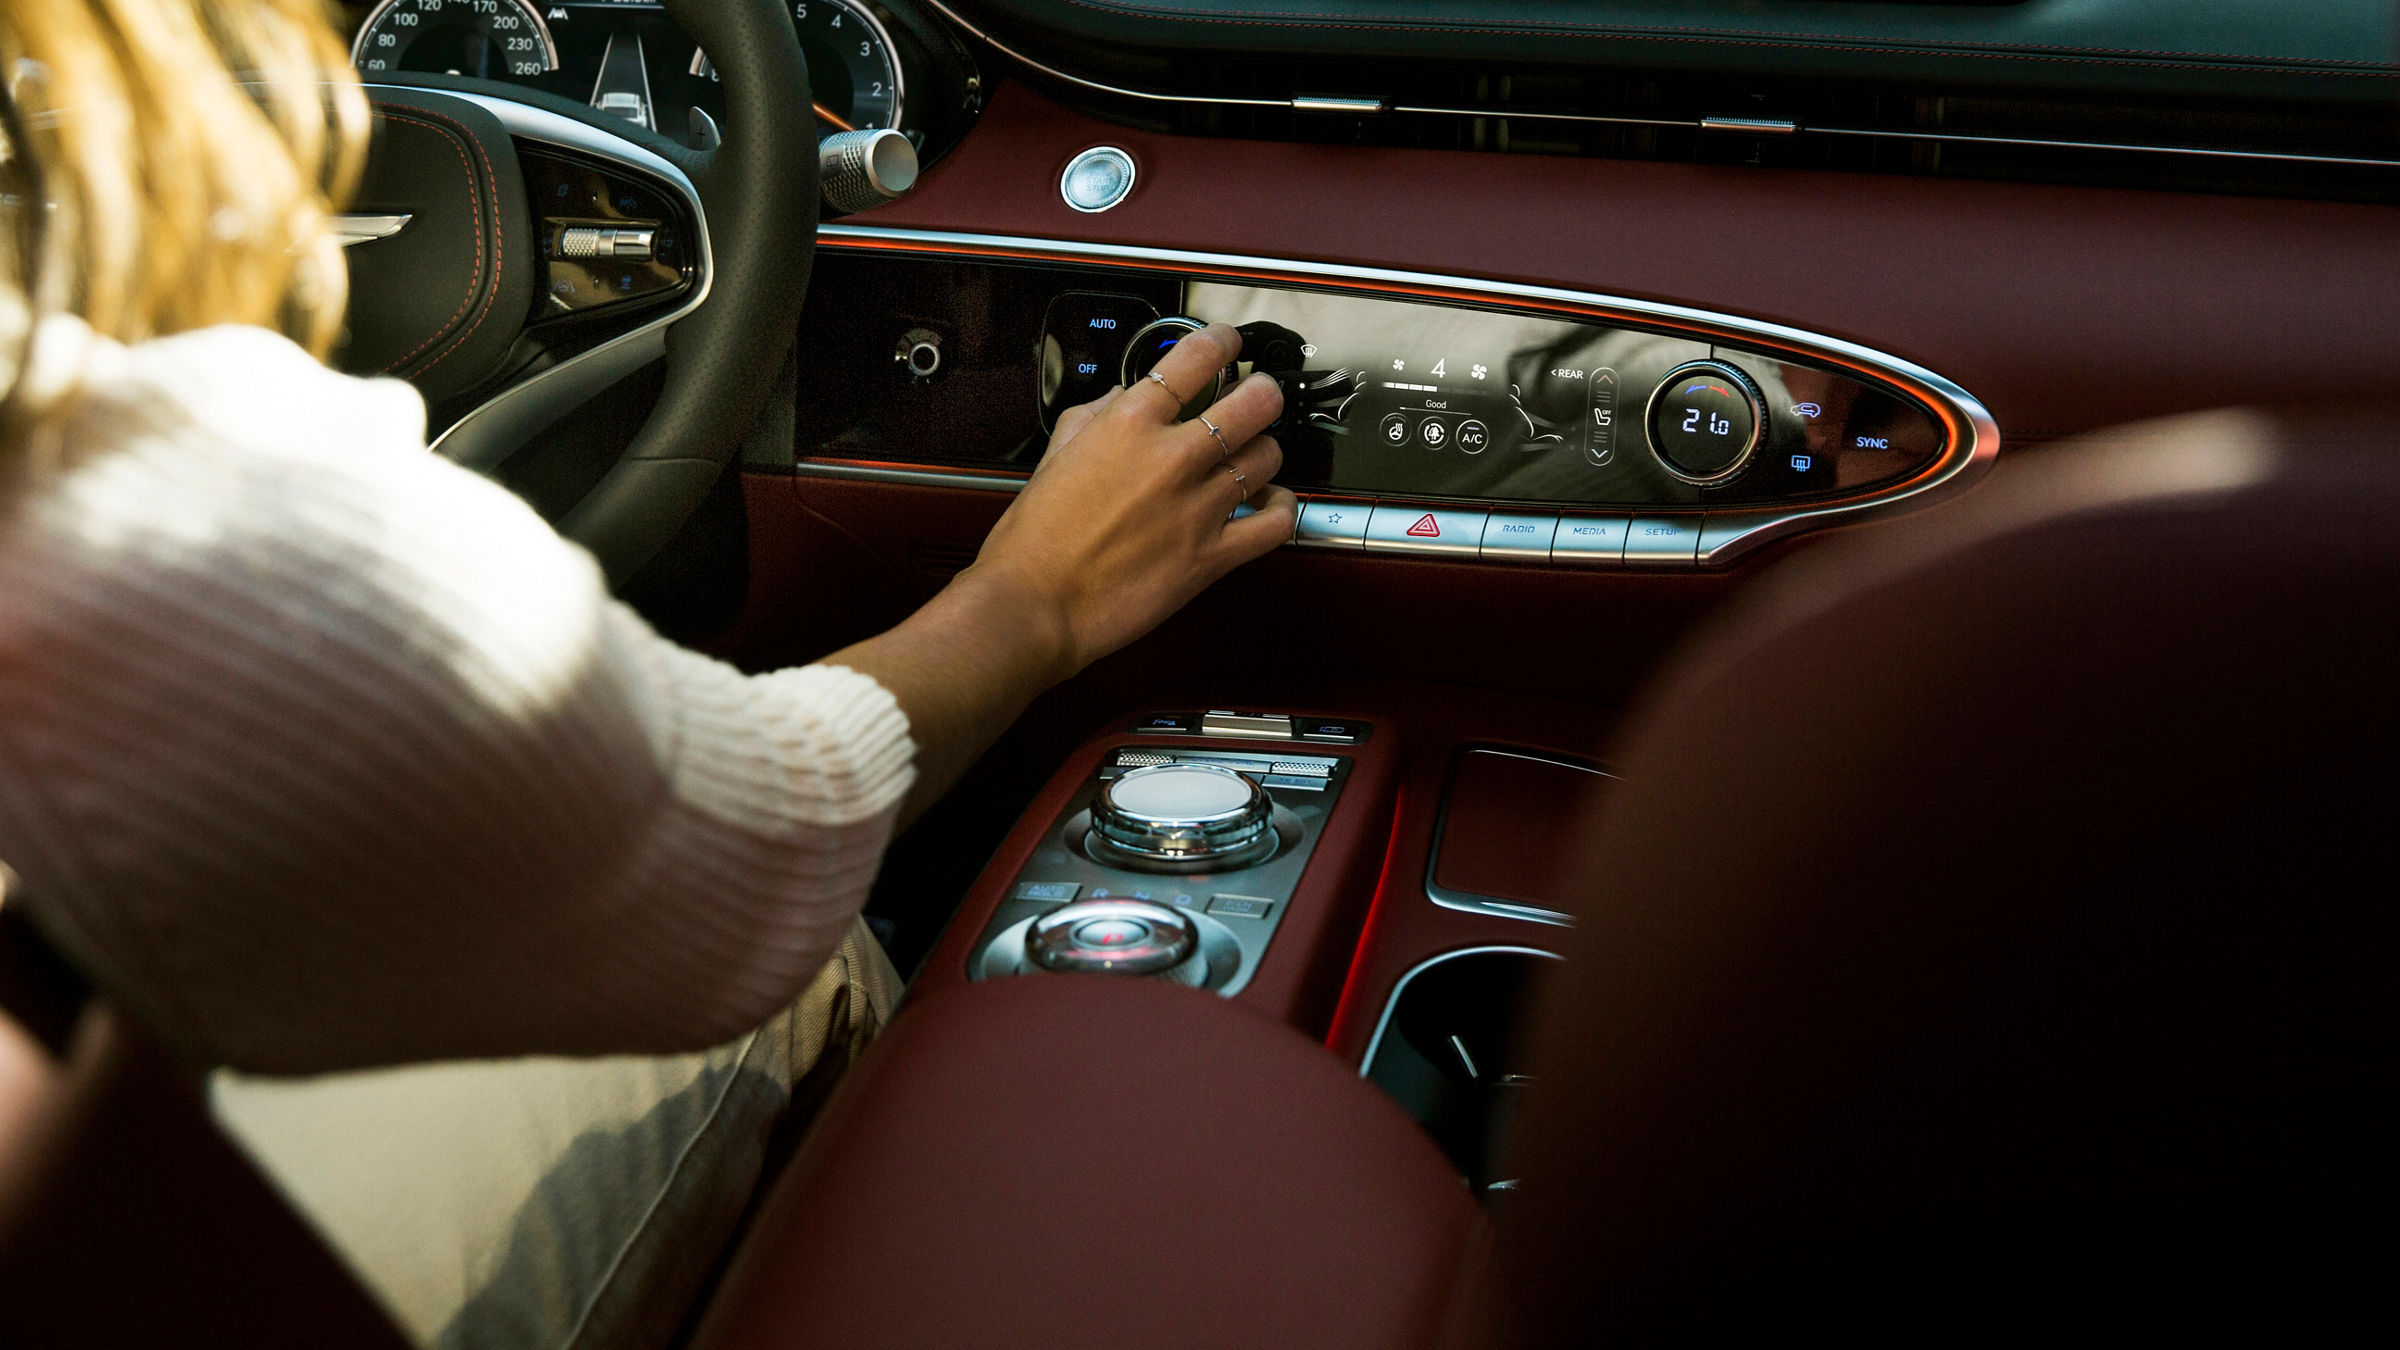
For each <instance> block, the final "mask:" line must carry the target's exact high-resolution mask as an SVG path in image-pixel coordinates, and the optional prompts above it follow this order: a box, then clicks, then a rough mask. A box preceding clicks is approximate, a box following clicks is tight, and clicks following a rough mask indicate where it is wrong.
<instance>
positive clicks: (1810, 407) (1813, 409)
mask: <svg viewBox="0 0 2400 1350" xmlns="http://www.w3.org/2000/svg"><path fill="white" fill-rule="evenodd" d="M1824 411H1825V410H1824V409H1823V408H1820V407H1818V406H1817V405H1816V404H1814V403H1795V404H1793V405H1792V416H1794V417H1817V416H1820V415H1822V414H1823V413H1824Z"/></svg>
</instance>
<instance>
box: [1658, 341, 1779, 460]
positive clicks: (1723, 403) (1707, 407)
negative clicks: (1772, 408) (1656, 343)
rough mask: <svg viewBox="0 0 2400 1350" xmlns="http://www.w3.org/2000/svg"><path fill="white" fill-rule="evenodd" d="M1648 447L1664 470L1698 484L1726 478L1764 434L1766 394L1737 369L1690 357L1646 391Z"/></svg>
mask: <svg viewBox="0 0 2400 1350" xmlns="http://www.w3.org/2000/svg"><path fill="white" fill-rule="evenodd" d="M1647 421H1648V424H1649V431H1650V449H1651V451H1652V452H1653V453H1655V454H1656V455H1657V456H1658V462H1659V463H1660V465H1662V466H1664V467H1665V469H1666V471H1667V472H1668V473H1671V474H1673V475H1675V476H1676V477H1677V478H1680V479H1682V480H1683V481H1684V482H1687V483H1697V484H1699V485H1700V486H1702V487H1709V486H1713V485H1714V484H1717V483H1722V482H1726V481H1728V480H1730V479H1731V478H1732V477H1733V476H1734V475H1735V474H1738V473H1740V472H1741V471H1742V470H1743V469H1744V468H1745V467H1747V466H1748V465H1749V463H1750V457H1751V455H1752V454H1754V453H1756V452H1757V450H1758V445H1759V442H1760V441H1761V440H1763V439H1764V438H1765V436H1766V429H1767V397H1766V395H1764V394H1762V393H1760V392H1759V389H1758V385H1757V383H1756V382H1755V381H1753V380H1752V379H1751V378H1750V377H1749V376H1748V375H1745V374H1743V373H1742V372H1741V371H1740V370H1739V369H1738V368H1736V367H1734V366H1732V365H1729V364H1727V363H1726V362H1723V361H1693V362H1689V363H1687V364H1685V365H1680V366H1677V367H1676V368H1675V369H1673V370H1670V371H1668V372H1667V378H1666V379H1664V380H1662V381H1660V382H1659V386H1658V388H1657V390H1656V391H1655V392H1653V393H1652V394H1651V395H1650V411H1649V415H1648V418H1647Z"/></svg>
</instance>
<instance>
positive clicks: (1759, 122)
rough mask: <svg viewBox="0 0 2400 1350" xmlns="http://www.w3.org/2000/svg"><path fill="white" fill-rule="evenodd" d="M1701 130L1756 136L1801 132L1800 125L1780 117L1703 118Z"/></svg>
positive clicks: (1788, 134) (1794, 134)
mask: <svg viewBox="0 0 2400 1350" xmlns="http://www.w3.org/2000/svg"><path fill="white" fill-rule="evenodd" d="M1700 129H1701V130H1702V131H1745V132H1748V133H1750V134H1751V135H1754V136H1796V135H1798V134H1799V132H1800V124H1799V123H1798V122H1792V121H1786V120H1785V119H1783V118H1780V117H1703V118H1701V119H1700Z"/></svg>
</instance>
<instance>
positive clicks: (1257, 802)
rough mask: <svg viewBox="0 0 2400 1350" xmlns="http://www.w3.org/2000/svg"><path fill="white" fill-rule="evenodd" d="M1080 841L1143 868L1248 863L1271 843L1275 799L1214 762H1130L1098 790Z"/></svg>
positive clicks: (1118, 862)
mask: <svg viewBox="0 0 2400 1350" xmlns="http://www.w3.org/2000/svg"><path fill="white" fill-rule="evenodd" d="M1091 819H1092V824H1091V833H1090V834H1089V835H1087V836H1086V837H1085V840H1084V848H1085V850H1086V851H1087V852H1089V853H1090V854H1091V855H1092V857H1093V858H1095V859H1097V860H1098V861H1101V862H1104V863H1109V864H1112V865H1115V866H1119V867H1128V868H1132V869H1134V870H1136V871H1143V872H1192V871H1221V870H1223V869H1226V868H1231V867H1247V866H1249V865H1250V864H1252V863H1255V862H1259V861H1263V860H1264V859H1265V858H1266V857H1267V855H1269V854H1271V853H1273V852H1274V851H1275V844H1276V836H1275V804H1274V802H1273V800H1272V799H1270V798H1269V797H1268V796H1267V791H1266V789H1265V788H1262V787H1260V786H1259V785H1258V784H1256V783H1254V782H1252V781H1250V780H1249V779H1248V778H1245V777H1243V776H1242V775H1241V774H1238V773H1235V772H1234V771H1233V770H1231V769H1223V768H1218V767H1217V766H1215V765H1212V764H1158V765H1153V766H1151V767H1150V768H1146V769H1135V770H1134V771H1132V772H1131V773H1128V774H1126V775H1125V776H1124V777H1122V778H1119V779H1116V780H1115V781H1113V782H1111V783H1109V784H1107V785H1106V786H1105V787H1103V788H1102V789H1101V790H1100V796H1099V798H1098V800H1096V801H1094V802H1093V803H1092V817H1091Z"/></svg>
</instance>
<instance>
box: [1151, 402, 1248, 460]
mask: <svg viewBox="0 0 2400 1350" xmlns="http://www.w3.org/2000/svg"><path fill="white" fill-rule="evenodd" d="M1167 392H1168V393H1170V394H1171V393H1173V392H1175V391H1174V390H1172V389H1170V390H1168V391H1167ZM1192 420H1193V421H1195V422H1198V423H1199V424H1200V425H1202V426H1204V427H1207V428H1208V434H1209V435H1211V436H1214V437H1216V438H1217V458H1219V459H1231V458H1233V447H1232V446H1230V445H1227V444H1226V443H1225V433H1224V432H1222V431H1219V430H1217V424H1216V423H1214V422H1211V421H1209V420H1208V414H1206V413H1202V414H1201V415H1200V416H1198V417H1195V418H1193V419H1192Z"/></svg>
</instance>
